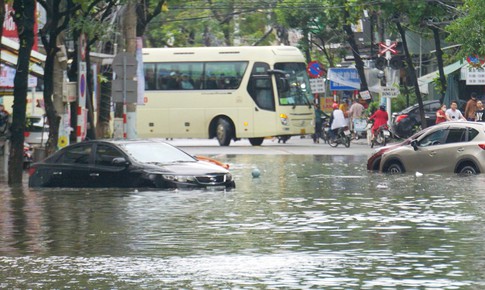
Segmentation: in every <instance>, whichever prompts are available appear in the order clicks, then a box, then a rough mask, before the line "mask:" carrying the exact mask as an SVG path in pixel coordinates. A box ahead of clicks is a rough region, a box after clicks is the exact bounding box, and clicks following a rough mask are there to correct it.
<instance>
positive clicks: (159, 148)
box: [123, 143, 196, 163]
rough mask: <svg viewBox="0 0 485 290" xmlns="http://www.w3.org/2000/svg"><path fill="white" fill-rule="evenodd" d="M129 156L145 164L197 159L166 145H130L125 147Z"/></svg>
mask: <svg viewBox="0 0 485 290" xmlns="http://www.w3.org/2000/svg"><path fill="white" fill-rule="evenodd" d="M123 147H124V148H125V149H126V151H127V152H128V154H130V155H131V157H133V158H134V159H136V160H138V161H140V162H143V163H173V162H194V161H196V159H195V158H194V157H192V156H190V155H189V154H187V153H185V152H183V151H182V150H179V149H177V148H176V147H173V146H171V145H168V144H164V143H128V144H125V145H124V146H123Z"/></svg>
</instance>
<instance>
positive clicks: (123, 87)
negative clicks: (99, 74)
mask: <svg viewBox="0 0 485 290" xmlns="http://www.w3.org/2000/svg"><path fill="white" fill-rule="evenodd" d="M111 90H112V95H113V101H114V102H116V103H122V102H124V101H126V102H127V103H136V98H137V96H138V94H137V81H135V80H123V79H116V80H113V81H112V82H111ZM125 97H126V100H124V98H125Z"/></svg>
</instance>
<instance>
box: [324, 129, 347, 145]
mask: <svg viewBox="0 0 485 290" xmlns="http://www.w3.org/2000/svg"><path fill="white" fill-rule="evenodd" d="M350 139H351V133H350V130H349V127H347V126H345V127H343V128H338V129H337V136H335V137H334V138H331V137H330V139H329V141H328V144H329V145H330V146H331V147H337V146H338V144H343V145H345V147H347V148H349V147H350Z"/></svg>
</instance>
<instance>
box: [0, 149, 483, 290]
mask: <svg viewBox="0 0 485 290" xmlns="http://www.w3.org/2000/svg"><path fill="white" fill-rule="evenodd" d="M217 159H219V160H221V161H224V162H227V163H229V164H230V165H231V170H232V172H233V174H234V176H235V178H236V182H237V188H236V189H235V190H231V191H205V190H192V191H148V190H139V191H138V190H133V189H130V190H120V189H109V190H104V189H103V190H91V189H89V190H85V189H83V190H70V189H62V190H61V189H46V190H37V189H36V190H34V189H28V188H26V187H24V188H23V189H15V190H14V189H9V188H6V187H4V188H2V189H0V288H2V289H12V288H19V289H27V288H29V289H40V288H44V289H46V288H47V289H52V288H56V289H79V288H82V289H155V288H157V289H180V288H184V289H207V288H210V289H484V288H485V274H484V271H483V270H484V269H485V227H484V218H485V175H483V174H482V175H479V176H470V177H460V176H456V175H452V174H450V175H430V174H425V175H423V176H416V175H415V174H408V175H402V176H387V175H382V174H375V173H369V172H367V171H366V169H365V162H366V156H301V155H279V156H274V155H271V156H261V155H237V156H226V155H223V156H217ZM253 168H258V169H259V170H260V172H261V175H260V177H259V178H253V177H252V174H251V172H252V170H253ZM2 178H5V177H2Z"/></svg>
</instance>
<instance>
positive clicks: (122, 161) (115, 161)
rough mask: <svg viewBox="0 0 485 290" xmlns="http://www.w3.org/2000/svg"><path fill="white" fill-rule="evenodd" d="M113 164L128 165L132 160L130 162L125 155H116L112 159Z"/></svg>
mask: <svg viewBox="0 0 485 290" xmlns="http://www.w3.org/2000/svg"><path fill="white" fill-rule="evenodd" d="M111 164H112V165H114V166H128V165H130V162H128V161H127V160H126V159H125V158H124V157H115V158H113V160H111Z"/></svg>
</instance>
